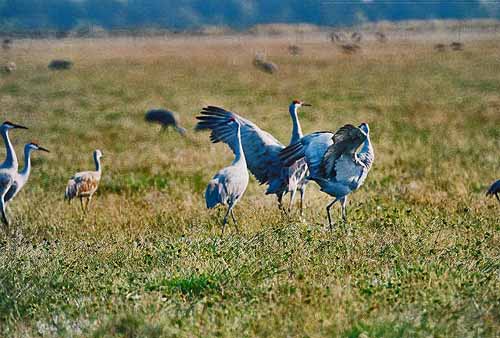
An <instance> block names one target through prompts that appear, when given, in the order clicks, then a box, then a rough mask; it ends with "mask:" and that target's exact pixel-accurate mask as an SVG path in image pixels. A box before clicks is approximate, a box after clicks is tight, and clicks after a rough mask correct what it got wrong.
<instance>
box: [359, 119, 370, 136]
mask: <svg viewBox="0 0 500 338" xmlns="http://www.w3.org/2000/svg"><path fill="white" fill-rule="evenodd" d="M358 128H359V129H361V130H362V131H364V132H365V134H366V135H369V134H370V127H368V123H365V122H363V123H361V124H360V125H359V126H358Z"/></svg>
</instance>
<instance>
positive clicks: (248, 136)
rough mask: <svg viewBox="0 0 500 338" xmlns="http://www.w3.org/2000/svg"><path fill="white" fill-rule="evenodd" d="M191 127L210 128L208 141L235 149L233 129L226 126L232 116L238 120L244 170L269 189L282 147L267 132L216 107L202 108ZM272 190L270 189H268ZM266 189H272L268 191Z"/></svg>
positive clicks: (278, 167)
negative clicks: (195, 122)
mask: <svg viewBox="0 0 500 338" xmlns="http://www.w3.org/2000/svg"><path fill="white" fill-rule="evenodd" d="M200 114H201V115H199V116H197V117H196V118H197V119H198V120H199V122H198V124H197V125H196V128H195V130H207V129H208V130H211V134H210V140H211V141H212V142H213V143H217V142H224V143H226V144H227V145H228V146H229V147H230V148H231V149H232V150H233V152H235V148H236V144H235V143H234V142H233V140H234V139H236V130H234V128H230V127H229V126H228V125H227V122H228V121H229V119H231V118H233V119H235V120H238V122H239V123H240V133H241V144H242V147H243V152H244V153H245V159H246V162H247V166H248V169H249V170H250V172H251V173H252V174H253V175H254V176H255V178H256V179H257V180H258V181H259V182H260V183H261V184H262V183H269V184H270V187H269V188H270V189H271V188H273V189H274V187H271V186H273V185H274V184H273V183H274V182H272V181H276V180H277V179H280V175H281V167H282V165H281V162H280V160H279V157H278V154H279V152H280V150H281V149H283V148H284V146H283V144H281V143H280V142H279V141H278V140H276V139H275V138H274V137H273V136H272V135H271V134H269V133H267V132H265V131H263V130H262V129H260V128H259V127H258V126H256V125H255V124H254V123H252V122H251V121H249V120H247V119H244V118H242V117H241V116H239V115H237V114H235V113H233V112H230V111H227V110H225V109H223V108H220V107H214V106H208V107H205V108H203V110H202V111H201V113H200ZM276 184H277V183H276ZM271 190H272V189H271ZM268 192H271V193H272V192H274V191H269V190H268Z"/></svg>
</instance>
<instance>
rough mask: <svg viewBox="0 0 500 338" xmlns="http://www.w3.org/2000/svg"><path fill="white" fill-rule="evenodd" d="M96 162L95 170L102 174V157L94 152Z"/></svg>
mask: <svg viewBox="0 0 500 338" xmlns="http://www.w3.org/2000/svg"><path fill="white" fill-rule="evenodd" d="M94 163H95V171H97V173H99V175H100V174H101V159H100V158H99V157H97V154H94Z"/></svg>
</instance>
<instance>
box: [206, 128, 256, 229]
mask: <svg viewBox="0 0 500 338" xmlns="http://www.w3.org/2000/svg"><path fill="white" fill-rule="evenodd" d="M225 127H226V128H227V129H228V130H232V131H235V132H236V135H235V136H233V139H231V140H228V142H230V143H231V146H232V148H234V153H235V158H234V161H233V162H232V163H231V165H230V166H228V167H226V168H224V169H222V170H220V171H219V172H217V174H215V176H214V177H213V178H212V179H211V180H210V182H208V186H207V189H206V190H205V201H206V203H207V208H209V209H211V208H215V207H216V206H217V205H219V204H221V205H225V206H227V207H228V209H227V212H226V215H225V216H224V219H223V222H222V233H224V228H225V225H226V223H227V217H228V215H229V214H231V217H232V219H233V222H234V224H235V225H236V224H237V223H236V218H235V217H234V214H233V208H234V206H235V205H236V203H238V201H239V200H240V199H241V196H243V193H244V192H245V190H246V188H247V186H248V179H249V175H248V171H247V163H246V160H245V153H244V151H243V148H242V146H241V131H240V124H239V123H238V121H237V120H235V119H230V120H229V121H228V123H226V126H225ZM233 135H234V134H233Z"/></svg>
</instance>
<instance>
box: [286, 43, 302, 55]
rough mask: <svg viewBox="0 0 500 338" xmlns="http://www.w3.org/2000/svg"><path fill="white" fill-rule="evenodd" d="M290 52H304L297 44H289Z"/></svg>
mask: <svg viewBox="0 0 500 338" xmlns="http://www.w3.org/2000/svg"><path fill="white" fill-rule="evenodd" d="M288 52H289V53H290V54H291V55H300V54H302V48H300V47H299V46H297V45H289V46H288Z"/></svg>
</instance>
